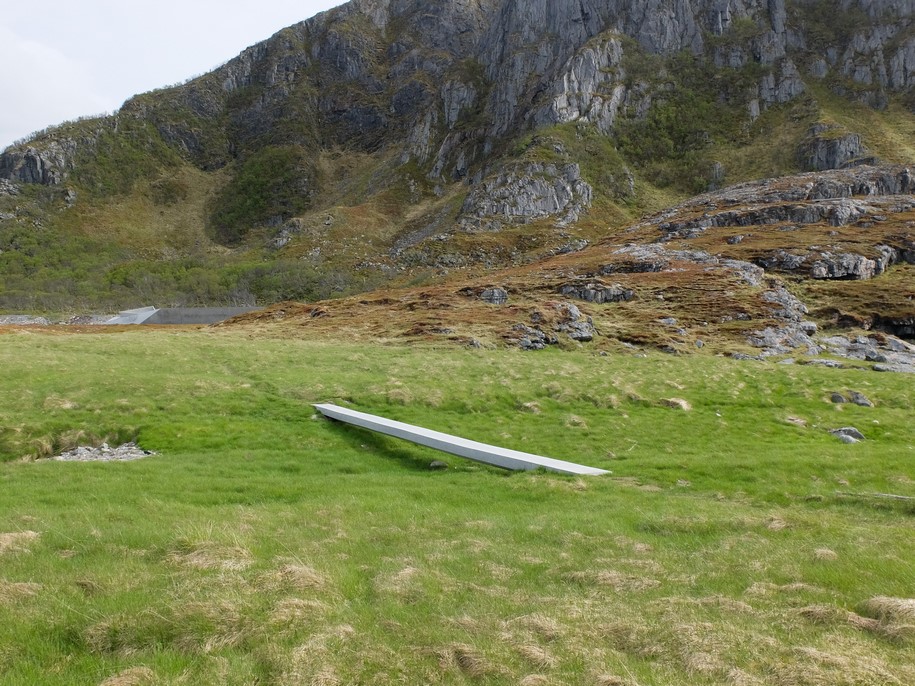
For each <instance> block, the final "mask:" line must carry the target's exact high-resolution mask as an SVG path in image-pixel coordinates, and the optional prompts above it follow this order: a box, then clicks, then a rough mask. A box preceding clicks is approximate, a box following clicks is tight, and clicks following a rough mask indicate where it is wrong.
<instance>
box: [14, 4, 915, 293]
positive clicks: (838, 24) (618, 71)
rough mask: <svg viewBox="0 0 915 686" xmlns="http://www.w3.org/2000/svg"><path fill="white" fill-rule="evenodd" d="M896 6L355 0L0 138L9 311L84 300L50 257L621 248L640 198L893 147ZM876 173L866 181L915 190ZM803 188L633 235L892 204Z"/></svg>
mask: <svg viewBox="0 0 915 686" xmlns="http://www.w3.org/2000/svg"><path fill="white" fill-rule="evenodd" d="M913 17H915V3H913V2H911V1H910V0H765V1H763V0H693V1H692V2H685V1H680V0H650V1H648V2H633V1H632V0H576V1H574V2H571V1H568V2H567V1H556V0H525V1H524V2H521V1H520V0H427V1H423V2H419V1H418V0H353V1H352V2H350V3H348V4H346V5H343V6H341V7H338V8H336V9H334V10H331V11H329V12H325V13H322V14H319V15H318V16H316V17H313V18H311V19H309V20H307V21H304V22H302V23H300V24H296V25H294V26H291V27H288V28H286V29H283V30H282V31H280V32H279V33H277V34H276V35H274V36H273V37H271V38H270V39H268V40H266V41H264V42H263V43H259V44H257V45H255V46H252V47H250V48H248V49H247V50H245V51H244V52H243V53H241V54H240V55H239V56H238V57H237V58H235V59H233V60H231V61H230V62H228V63H226V64H225V65H223V66H222V67H220V68H219V69H216V70H215V71H213V72H211V73H209V74H206V75H203V76H201V77H198V78H195V79H193V80H191V81H189V82H187V83H185V84H183V85H180V86H176V87H172V88H167V89H163V90H160V91H156V92H153V93H147V94H143V95H139V96H136V97H135V98H132V99H131V100H129V101H128V102H127V103H125V104H124V106H123V107H122V108H121V110H120V111H119V112H118V113H116V114H115V115H114V116H112V117H108V118H102V119H97V120H87V121H81V122H75V123H70V124H64V125H61V126H60V127H56V128H54V129H53V130H49V131H46V132H43V133H40V134H38V135H36V136H35V137H34V138H32V139H30V140H28V141H25V142H23V143H20V144H18V145H14V146H12V147H11V148H9V149H7V150H6V151H5V152H4V153H3V154H2V155H0V180H2V183H3V185H2V186H0V250H2V251H3V252H2V253H0V261H2V262H3V265H0V266H4V273H6V274H7V275H8V276H7V278H6V282H5V284H4V285H5V288H4V289H3V290H4V291H5V292H6V293H7V294H9V293H13V294H15V297H12V298H11V297H7V298H5V299H3V301H2V302H0V306H3V307H7V308H9V307H14V306H17V303H23V304H25V305H31V306H33V307H41V306H45V307H47V306H58V307H59V306H61V304H65V303H66V302H67V301H68V298H69V299H70V300H73V299H74V298H76V297H83V298H89V296H88V295H86V294H85V293H83V292H81V291H80V288H79V287H78V285H76V284H74V283H73V281H74V280H77V277H76V276H71V277H70V280H69V281H67V280H66V279H65V280H64V281H67V282H66V283H64V284H63V285H61V284H58V283H56V282H55V281H54V279H53V278H52V276H51V274H50V273H49V272H48V271H47V270H44V271H43V269H42V267H43V266H44V265H46V264H48V263H52V264H54V265H56V271H55V273H56V274H57V275H58V279H57V280H58V281H60V278H59V275H60V273H61V272H64V273H66V274H71V275H75V274H82V278H83V279H84V280H85V279H89V280H90V281H91V280H92V275H99V274H101V275H102V276H101V277H99V278H98V279H96V281H95V282H94V284H93V286H94V288H96V290H98V289H101V291H102V292H103V293H104V298H102V300H104V301H105V302H112V303H114V302H118V303H120V302H123V301H125V300H127V299H129V298H133V299H134V302H135V300H136V298H159V299H162V298H170V299H171V302H173V303H174V304H186V303H187V302H191V303H193V302H207V303H210V302H214V301H220V302H227V301H236V302H241V301H244V302H250V301H252V300H254V299H257V300H258V301H268V300H276V299H281V298H300V299H313V298H316V297H326V296H329V295H335V294H341V293H344V294H345V293H352V292H358V291H361V290H365V289H367V288H371V287H374V286H378V285H381V284H389V283H394V284H396V283H409V282H410V281H416V280H417V279H420V280H429V279H433V278H435V279H438V278H442V277H444V276H446V275H453V274H452V272H454V270H456V269H457V270H462V273H466V274H467V275H468V276H472V275H473V274H474V273H477V272H476V271H475V270H477V271H478V270H479V269H493V268H496V267H502V266H510V265H521V264H528V263H531V262H532V261H533V260H536V259H541V258H544V257H548V256H550V255H555V254H566V253H577V252H578V251H580V250H581V249H583V248H584V247H586V246H588V245H590V244H597V243H601V242H606V241H607V240H614V237H617V239H616V242H618V243H620V245H622V243H623V242H624V241H623V240H622V238H621V237H624V236H630V235H632V236H634V235H642V234H643V233H644V231H643V230H642V229H641V228H639V227H641V226H643V225H640V224H638V223H637V220H638V219H639V218H640V216H642V215H643V214H645V213H646V212H651V211H658V210H661V209H663V208H664V207H665V206H667V205H673V204H675V203H678V202H682V201H683V200H685V199H686V198H687V197H689V196H690V195H693V194H695V193H698V192H702V191H714V190H715V189H718V188H723V187H725V186H727V185H728V184H733V183H736V182H743V181H746V180H749V179H753V178H758V177H761V176H769V177H772V176H780V175H785V174H794V173H797V172H801V171H807V170H809V171H821V172H822V171H827V170H830V169H835V168H849V167H854V166H856V165H873V164H877V163H881V162H884V163H901V164H904V163H906V162H908V161H909V160H912V159H915V146H913V143H912V138H911V135H910V134H911V132H913V131H915V115H913V113H912V111H911V105H912V102H913V100H912V87H913V84H915V29H913ZM881 173H882V172H881ZM893 174H895V176H894V177H893V178H902V177H900V176H899V174H902V172H898V173H897V172H893ZM798 178H806V177H798ZM792 183H794V182H792ZM797 183H801V182H800V181H798V182H797ZM807 183H808V182H807V181H804V182H803V184H807ZM812 183H814V185H816V182H812ZM803 188H806V185H804V186H803ZM878 191H879V192H878ZM878 191H875V192H874V193H865V194H863V195H868V196H879V197H881V198H887V197H890V198H893V197H897V196H905V198H908V197H909V195H910V193H911V188H910V186H909V184H908V182H904V181H899V182H898V183H896V185H895V186H894V187H893V188H892V189H890V188H882V187H881V188H879V189H878ZM805 192H807V191H802V190H798V191H797V193H798V194H800V195H799V196H798V197H799V198H800V197H801V195H803V193H805ZM792 193H793V191H792V192H788V193H787V196H786V198H787V199H786V200H785V201H784V202H782V203H781V204H778V203H776V205H774V206H770V205H767V206H765V207H763V208H756V205H755V201H752V200H751V199H750V198H749V197H744V199H743V200H742V201H741V202H737V203H731V205H730V209H728V210H726V211H721V212H715V213H711V214H710V215H709V216H707V217H706V216H703V217H702V218H699V219H696V218H695V217H692V216H689V217H687V218H686V219H682V220H677V221H673V220H671V221H667V222H665V223H664V224H665V228H663V229H662V230H660V231H659V232H658V233H657V234H655V235H651V236H645V239H646V241H648V242H649V243H652V244H653V243H657V242H662V243H663V242H665V241H670V240H673V239H677V240H681V239H682V240H692V239H694V238H701V237H702V236H703V235H705V234H706V233H708V232H709V231H710V230H713V229H716V228H721V227H725V226H728V227H730V226H735V225H741V226H744V225H746V226H771V225H781V224H784V223H785V222H788V223H791V222H794V223H796V224H798V225H804V226H812V225H816V224H817V222H821V223H824V225H830V226H831V225H832V222H834V221H838V220H836V218H837V217H839V218H844V219H841V222H842V223H841V225H843V226H846V225H850V224H853V223H854V222H856V221H864V220H865V218H866V217H870V216H878V215H880V214H885V213H887V212H889V210H890V209H892V208H897V205H894V204H893V203H894V202H896V201H895V200H887V201H886V203H888V204H889V205H887V204H886V203H884V204H881V203H882V201H881V202H876V203H875V202H870V201H867V202H864V201H862V202H861V203H858V204H855V202H851V201H848V196H852V195H862V193H848V194H847V195H846V196H842V195H835V196H834V197H832V198H831V200H832V201H833V202H832V204H828V203H820V204H815V205H810V204H806V205H805V204H803V203H801V205H798V202H799V201H796V200H792V199H791V198H793V197H794V196H793V195H792ZM734 197H737V196H734ZM805 197H806V196H805ZM826 199H827V198H825V197H824V198H821V200H824V201H825V200H826ZM694 202H700V201H694ZM701 202H705V201H701ZM716 202H717V201H716ZM899 202H900V203H902V204H903V205H905V204H906V203H908V202H909V200H908V199H905V200H900V201H899ZM741 203H743V204H741ZM801 206H802V209H798V207H801ZM889 206H892V207H889ZM683 207H685V206H683ZM897 209H898V208H897ZM677 212H681V210H677ZM706 214H708V213H706ZM672 216H674V215H672ZM676 216H680V215H679V214H677V215H676ZM808 220H809V221H808ZM735 222H736V224H735ZM741 222H743V223H742V224H741ZM633 226H635V227H636V228H635V229H632V228H629V227H633ZM627 232H628V233H627ZM769 233H771V231H769ZM788 236H790V232H788V231H779V234H778V236H777V238H779V239H781V238H785V240H786V241H787V240H788V239H787V237H788ZM900 236H901V238H900V239H899V240H897V241H896V242H895V243H892V245H893V246H895V247H893V250H894V251H896V253H894V254H895V255H896V258H891V257H890V256H889V253H887V254H886V259H883V261H882V262H881V261H879V259H882V258H879V256H878V255H875V254H871V253H873V252H874V250H876V249H877V248H876V246H877V243H874V244H873V245H872V246H871V247H872V248H874V250H869V251H868V255H866V256H863V257H862V259H863V260H865V262H862V261H858V262H855V260H853V259H852V260H851V261H850V262H849V261H848V260H845V258H840V257H836V255H837V254H839V253H836V252H835V251H833V250H832V249H828V248H824V247H817V248H814V247H811V246H803V248H801V247H799V246H796V245H794V244H793V243H790V241H788V242H786V243H785V244H784V246H775V248H774V249H773V250H772V251H768V252H765V254H762V253H760V254H754V255H750V256H749V257H751V258H752V259H751V261H753V262H754V263H755V264H757V265H760V266H764V267H765V268H766V269H775V270H776V271H779V270H780V271H783V272H784V273H785V274H791V275H795V276H796V275H797V274H798V273H800V271H803V270H804V269H807V267H808V266H809V265H820V266H818V267H817V266H811V270H812V271H811V272H810V274H809V275H808V276H810V278H818V277H817V276H816V275H819V274H821V273H826V274H828V275H831V276H830V278H833V277H835V278H861V277H862V274H864V273H865V272H868V273H869V275H871V276H873V275H876V274H877V273H879V271H880V269H881V267H878V266H876V265H878V264H881V265H884V266H888V265H889V264H890V263H891V262H893V261H894V260H898V258H899V256H900V255H907V254H908V253H907V252H906V250H909V248H907V247H906V246H907V245H908V243H906V241H908V240H909V238H908V234H907V233H905V231H903V232H902V233H901V234H900ZM732 238H736V235H735V236H732ZM807 238H812V237H810V236H807ZM774 242H775V243H778V241H774ZM734 245H738V243H735V244H734ZM811 245H814V244H811ZM881 245H882V244H881ZM888 245H889V243H888ZM59 246H65V247H63V248H60V247H59ZM779 249H781V250H782V252H783V253H784V254H785V255H788V257H784V256H782V253H779V252H778V250H779ZM735 250H736V248H735ZM792 250H793V251H794V252H792ZM900 251H901V252H900ZM87 252H88V253H91V254H92V255H93V260H94V261H93V260H89V261H88V262H87V259H86V258H85V255H86V254H87ZM802 252H803V259H801V253H802ZM878 252H879V251H878ZM710 254H717V252H716V253H710ZM841 254H844V253H841ZM883 254H884V253H880V255H883ZM875 257H877V258H879V259H878V261H877V262H874V258H875ZM849 259H850V258H849ZM30 260H31V262H30ZM798 260H800V261H798ZM843 260H845V261H843ZM868 260H869V262H867V261H868ZM903 261H904V260H903ZM795 262H796V263H797V267H795V268H791V266H790V265H792V264H794V263H795ZM871 263H873V264H874V266H871ZM265 265H266V266H265ZM36 283H38V286H39V287H38V288H36ZM36 292H37V293H39V294H42V293H43V294H44V295H45V296H46V297H45V298H44V299H43V300H42V299H41V298H37V299H36V297H35V293H36ZM49 303H53V305H49ZM160 304H167V303H160ZM19 306H22V305H19Z"/></svg>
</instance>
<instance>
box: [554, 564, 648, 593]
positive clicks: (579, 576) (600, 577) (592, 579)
mask: <svg viewBox="0 0 915 686" xmlns="http://www.w3.org/2000/svg"><path fill="white" fill-rule="evenodd" d="M563 578H564V579H565V580H567V581H571V582H573V583H577V584H582V585H585V586H606V587H608V588H612V589H613V590H614V591H616V592H617V593H624V592H638V591H647V590H649V589H652V588H657V587H658V586H660V585H661V582H660V581H658V580H657V579H651V578H648V577H644V576H638V575H635V574H624V573H623V572H618V571H616V570H612V569H602V570H600V571H596V572H595V571H585V572H570V573H568V574H565V575H564V577H563Z"/></svg>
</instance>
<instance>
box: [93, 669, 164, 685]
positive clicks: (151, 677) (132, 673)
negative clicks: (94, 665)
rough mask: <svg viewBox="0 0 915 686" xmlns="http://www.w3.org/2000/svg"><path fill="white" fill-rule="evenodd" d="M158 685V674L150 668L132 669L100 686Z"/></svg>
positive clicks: (105, 681)
mask: <svg viewBox="0 0 915 686" xmlns="http://www.w3.org/2000/svg"><path fill="white" fill-rule="evenodd" d="M154 683H156V673H155V672H154V671H152V670H151V669H150V668H149V667H131V668H130V669H126V670H124V671H123V672H121V673H119V674H115V675H114V676H110V677H108V678H107V679H105V680H104V681H103V682H101V683H100V684H99V686H147V684H149V685H150V686H151V685H152V684H154Z"/></svg>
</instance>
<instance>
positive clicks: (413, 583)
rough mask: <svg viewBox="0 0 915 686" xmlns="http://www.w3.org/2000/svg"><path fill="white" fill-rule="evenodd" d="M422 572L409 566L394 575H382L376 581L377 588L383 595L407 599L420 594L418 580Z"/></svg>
mask: <svg viewBox="0 0 915 686" xmlns="http://www.w3.org/2000/svg"><path fill="white" fill-rule="evenodd" d="M419 573H420V570H419V568H418V567H414V566H413V565H407V566H406V567H404V568H403V569H400V570H398V571H396V572H394V573H392V574H382V575H380V576H378V577H377V578H376V579H375V588H377V589H378V591H379V592H381V593H390V594H392V595H396V596H400V597H407V596H412V595H415V594H417V593H418V592H419V588H418V579H417V577H418V576H419Z"/></svg>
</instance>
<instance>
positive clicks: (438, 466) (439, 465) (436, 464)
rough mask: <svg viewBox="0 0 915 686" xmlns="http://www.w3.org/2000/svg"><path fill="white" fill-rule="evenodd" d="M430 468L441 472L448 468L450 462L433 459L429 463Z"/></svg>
mask: <svg viewBox="0 0 915 686" xmlns="http://www.w3.org/2000/svg"><path fill="white" fill-rule="evenodd" d="M429 469H430V470H432V471H436V472H441V471H444V470H446V469H448V463H447V462H442V461H441V460H433V461H432V462H430V463H429Z"/></svg>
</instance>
